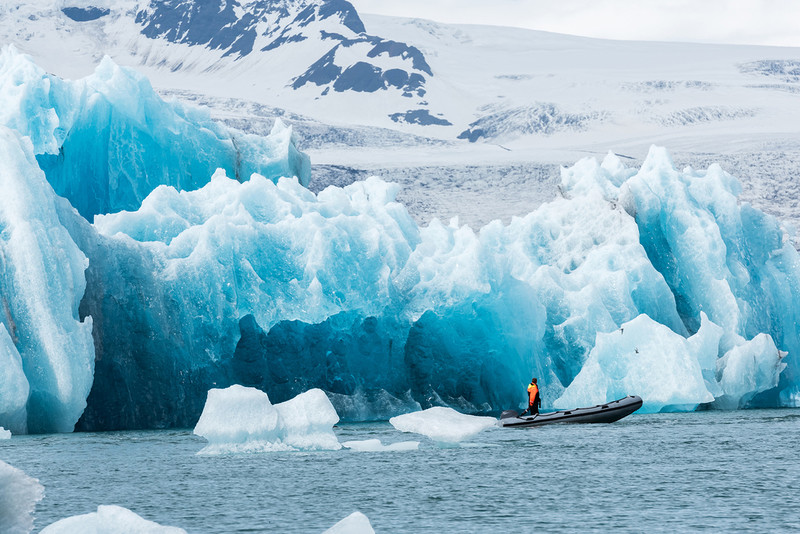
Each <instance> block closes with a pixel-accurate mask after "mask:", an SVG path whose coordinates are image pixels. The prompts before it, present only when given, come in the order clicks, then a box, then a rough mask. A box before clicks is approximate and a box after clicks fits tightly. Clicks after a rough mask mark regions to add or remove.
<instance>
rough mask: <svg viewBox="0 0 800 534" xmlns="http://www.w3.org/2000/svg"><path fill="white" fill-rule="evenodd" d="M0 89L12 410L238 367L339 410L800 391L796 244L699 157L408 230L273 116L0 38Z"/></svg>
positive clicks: (11, 421)
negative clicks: (317, 171)
mask: <svg viewBox="0 0 800 534" xmlns="http://www.w3.org/2000/svg"><path fill="white" fill-rule="evenodd" d="M0 94H2V97H3V99H4V102H5V103H6V104H7V105H4V106H3V107H2V112H0V155H2V158H0V160H1V161H2V162H3V164H2V166H0V186H2V190H3V192H4V194H3V195H2V197H1V198H0V251H1V252H2V256H0V257H2V262H3V270H2V278H0V300H1V301H2V302H1V304H2V310H0V323H2V325H0V362H2V363H3V365H4V368H7V369H9V372H8V376H9V377H10V378H9V380H8V381H7V382H4V383H3V384H2V386H0V425H2V426H4V427H6V428H10V429H11V431H12V432H15V433H24V432H26V431H31V432H46V431H68V430H71V429H72V428H73V426H75V424H76V421H77V428H79V429H84V430H101V429H122V428H129V429H135V428H163V427H168V426H193V425H194V424H195V423H196V421H197V418H198V417H199V415H200V413H201V412H202V409H203V405H204V402H205V399H206V394H207V392H208V390H209V389H211V388H213V387H216V388H224V387H226V386H229V385H232V384H242V385H244V386H249V387H255V388H258V389H260V390H262V391H266V392H268V393H269V397H270V398H271V399H273V400H275V401H278V402H280V401H285V400H287V399H290V398H292V397H294V396H296V395H298V394H300V393H302V392H304V391H306V390H309V389H313V388H320V389H322V390H324V391H325V392H326V393H327V394H328V395H329V398H330V399H331V400H332V402H333V403H334V406H335V407H336V409H337V411H338V412H339V413H340V414H341V415H342V417H343V418H344V419H350V420H353V419H362V420H363V419H385V418H388V417H391V416H394V415H398V414H402V413H406V412H409V411H413V410H419V409H425V408H430V407H432V406H442V405H449V406H452V407H454V408H457V409H459V410H460V411H462V412H472V413H476V412H492V411H495V412H496V411H499V410H501V409H505V408H510V407H520V406H521V405H522V404H523V403H524V396H525V395H524V386H525V384H526V383H527V381H528V380H529V378H530V376H531V374H532V373H533V375H534V376H538V377H539V378H540V383H542V384H543V387H542V391H543V404H544V406H545V407H548V406H553V405H559V406H564V407H567V406H569V407H572V403H575V404H580V405H582V404H594V403H597V402H600V401H601V400H602V401H610V400H613V399H614V398H617V397H620V396H624V394H638V395H640V396H642V398H643V399H644V401H645V405H646V407H647V409H649V410H652V411H656V410H661V409H691V408H692V407H694V406H697V405H698V404H706V403H710V404H711V405H712V406H716V407H721V408H740V407H749V406H791V405H797V404H798V402H800V389H799V387H798V381H799V380H800V377H798V359H797V355H798V351H800V331H798V328H800V316H799V315H800V308H799V307H798V305H797V302H800V262H799V261H798V254H797V252H796V251H795V250H794V249H793V247H792V246H791V244H790V240H789V239H786V238H785V237H784V233H783V231H782V229H781V228H780V226H779V224H778V222H777V221H776V220H775V219H774V218H772V217H770V216H767V215H765V214H764V213H762V212H760V211H759V210H757V209H755V208H753V207H751V206H749V205H747V204H740V203H739V202H738V200H737V195H738V193H739V185H738V182H737V181H736V180H735V179H734V178H733V177H732V176H730V175H729V174H727V173H726V172H724V171H723V170H722V169H721V168H719V167H718V166H716V165H712V166H711V167H709V169H708V170H705V171H696V170H693V169H691V168H688V169H684V170H682V171H681V170H678V169H676V168H675V167H674V165H673V163H672V161H671V159H670V157H669V155H668V154H667V152H666V151H665V150H664V149H660V148H653V149H652V150H651V151H650V153H649V155H648V157H647V159H646V160H645V162H644V164H643V165H642V167H641V168H640V169H628V168H626V167H624V165H623V164H622V163H621V161H620V160H619V159H618V158H616V157H614V156H613V155H609V156H608V157H607V158H606V159H605V160H604V161H603V162H602V163H599V162H597V161H595V160H594V159H586V160H582V161H580V162H578V163H577V164H576V165H575V166H573V167H572V168H570V169H566V170H565V171H564V172H563V176H562V191H563V193H564V195H563V198H559V199H557V200H554V201H552V202H550V203H548V204H545V205H543V206H541V207H540V208H538V209H537V210H536V211H534V212H532V213H530V214H528V215H527V216H525V217H521V218H515V219H513V220H512V221H511V223H510V224H508V225H504V224H502V223H500V222H494V223H491V224H489V225H487V226H485V227H484V228H481V229H480V230H479V231H477V232H476V231H474V230H473V229H471V228H469V227H466V226H459V225H458V224H457V223H456V222H451V223H450V224H448V225H445V224H442V223H440V222H438V221H433V222H432V223H431V224H429V225H428V226H426V227H419V226H418V225H417V224H416V223H415V222H414V221H413V219H412V218H411V217H410V216H409V214H408V212H407V211H406V209H405V208H404V207H403V206H402V205H400V204H398V203H397V202H395V200H394V199H395V194H396V192H397V187H396V186H395V185H393V184H387V183H385V182H383V181H381V180H379V179H377V178H371V179H368V180H366V181H363V182H357V183H354V184H352V185H350V186H347V187H345V188H335V187H330V188H328V189H326V190H324V191H322V192H321V193H320V194H318V195H314V194H312V193H311V192H310V191H308V190H307V189H306V188H305V187H304V186H303V184H304V183H306V181H307V179H308V159H307V158H306V157H305V156H304V155H302V154H301V153H299V152H298V151H297V150H296V148H295V147H294V144H293V141H292V136H291V132H290V131H289V130H288V129H286V128H284V127H282V126H281V125H276V128H275V130H274V131H273V134H272V135H271V136H270V137H268V138H263V139H262V138H255V137H252V136H243V135H241V134H238V133H236V132H233V131H231V130H228V129H226V128H224V127H222V126H219V125H216V124H214V123H213V122H212V121H210V120H208V117H207V115H204V114H203V113H201V112H199V111H196V110H193V109H190V108H184V107H182V106H180V105H178V104H175V103H164V102H162V101H161V100H160V99H158V97H157V96H156V95H155V94H154V93H153V91H152V89H151V88H150V86H149V84H148V83H147V81H146V80H145V79H143V78H142V77H140V76H138V75H137V74H135V73H133V72H132V71H130V70H128V69H123V68H119V67H116V66H115V65H113V63H111V62H110V61H104V62H103V63H102V64H101V65H100V66H99V67H98V69H97V72H96V73H95V74H94V75H92V76H90V77H88V78H86V79H84V80H81V81H77V82H67V81H64V80H60V79H58V78H55V77H53V76H50V75H47V74H46V73H44V72H43V71H42V70H41V69H39V68H38V67H36V66H35V65H33V64H32V63H31V62H30V61H29V60H28V59H27V58H25V57H24V56H21V55H19V54H17V53H16V52H15V51H14V50H13V49H6V50H4V52H3V53H2V56H1V57H0ZM217 167H219V168H220V169H221V170H215V169H217ZM254 171H256V172H257V174H252V173H253V172H254ZM284 175H285V176H287V177H284V178H281V176H284ZM293 177H294V178H293ZM80 191H89V192H90V194H89V195H81V194H78V192H80ZM6 192H8V194H6ZM119 210H127V211H119ZM90 220H91V222H90ZM87 265H88V268H87ZM87 394H88V396H87ZM79 418H80V419H79Z"/></svg>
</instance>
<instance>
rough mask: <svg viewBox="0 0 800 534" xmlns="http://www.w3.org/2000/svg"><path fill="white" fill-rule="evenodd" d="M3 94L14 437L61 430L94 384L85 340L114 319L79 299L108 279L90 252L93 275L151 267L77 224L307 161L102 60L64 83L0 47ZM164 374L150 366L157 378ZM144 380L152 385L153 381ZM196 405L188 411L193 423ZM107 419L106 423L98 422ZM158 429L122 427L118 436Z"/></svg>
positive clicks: (7, 390) (278, 136)
mask: <svg viewBox="0 0 800 534" xmlns="http://www.w3.org/2000/svg"><path fill="white" fill-rule="evenodd" d="M0 99H2V102H3V106H0V107H2V110H0V156H2V162H3V164H2V166H1V167H0V189H1V190H2V191H3V195H2V196H0V266H2V270H1V271H0V274H1V276H0V304H2V306H1V308H2V309H1V310H0V364H2V365H3V369H4V372H6V371H7V374H6V376H4V380H3V382H2V385H0V425H3V426H5V427H7V428H10V429H11V430H12V431H13V432H15V433H25V432H34V433H36V432H69V431H72V430H73V429H74V428H75V425H76V424H77V423H78V421H79V418H80V417H81V415H82V413H83V412H84V409H85V407H86V405H87V396H88V395H89V393H90V389H91V388H92V386H93V385H94V384H95V383H96V381H95V380H94V371H95V368H94V366H95V359H96V358H98V359H101V358H102V357H103V354H102V349H99V351H96V346H95V343H94V339H93V337H92V334H93V333H94V334H95V335H99V334H98V332H99V330H100V329H102V328H104V327H105V325H109V324H115V321H116V320H117V319H119V317H107V316H106V315H105V314H104V313H103V311H104V310H89V309H87V306H86V305H85V299H86V296H87V293H89V294H91V292H92V291H88V292H87V288H88V287H89V285H92V286H94V287H93V288H92V290H94V289H97V291H98V292H100V293H102V292H103V289H102V288H101V287H97V286H96V285H95V284H102V283H104V282H105V280H99V279H98V278H92V279H91V280H89V281H87V278H86V276H87V266H88V265H89V263H90V260H89V257H88V256H92V257H93V262H94V263H95V265H93V266H91V267H90V269H92V268H96V269H95V270H91V274H92V275H94V273H96V272H103V271H106V270H107V269H108V267H107V266H106V269H103V264H102V262H100V261H99V260H98V255H99V256H102V258H103V259H104V260H106V261H107V262H110V263H111V264H112V265H117V266H118V267H119V268H120V269H124V270H125V271H126V272H128V273H129V274H130V273H131V271H136V269H137V267H140V268H148V267H150V266H148V265H147V263H146V261H147V258H143V259H141V258H138V257H135V255H136V251H134V250H130V253H131V255H132V257H128V258H126V257H124V256H123V255H121V254H120V255H116V254H114V252H113V250H111V249H113V247H108V248H107V247H105V246H104V244H105V243H101V242H99V240H100V238H99V236H98V234H97V231H96V230H95V229H94V227H93V226H92V225H91V224H89V222H88V220H91V219H92V217H93V216H94V215H96V214H100V213H105V212H107V211H116V210H120V209H124V208H131V209H137V208H139V207H140V206H141V203H142V200H143V199H144V198H145V197H146V196H147V195H148V194H149V193H150V192H151V191H152V190H153V189H155V188H156V187H158V186H159V185H163V184H170V185H171V186H173V187H176V188H178V189H181V190H184V189H193V188H195V189H196V188H199V187H201V186H203V185H205V184H206V183H207V182H208V181H209V180H210V178H211V176H212V175H213V173H214V171H215V170H216V169H217V168H218V167H222V168H224V169H227V170H228V172H230V173H231V175H232V176H236V177H237V178H238V179H241V180H247V179H248V178H249V175H250V174H251V173H253V172H260V173H262V174H263V175H266V176H269V177H271V178H272V179H275V180H277V178H278V177H279V176H283V175H288V176H296V177H298V179H299V180H300V181H301V182H303V183H307V182H308V178H309V160H308V157H307V156H305V155H304V154H302V153H300V152H299V151H298V150H297V149H296V147H295V140H294V137H293V135H292V132H291V129H290V128H287V127H285V126H283V125H282V124H281V123H280V122H279V121H278V122H276V124H275V126H274V128H273V132H272V134H271V135H270V136H267V137H257V136H249V135H244V134H241V133H239V132H235V131H234V130H229V129H227V128H225V127H224V126H221V125H219V124H217V123H215V122H213V121H211V120H210V118H209V116H208V114H207V113H206V112H204V111H202V110H199V109H195V108H190V107H186V106H183V105H181V104H179V103H177V102H171V103H167V102H164V101H162V100H161V99H160V98H159V97H158V96H157V95H156V93H155V92H154V91H153V89H152V87H151V86H150V84H149V82H148V81H147V80H146V79H145V78H144V77H142V76H141V75H139V74H137V73H135V72H134V71H132V70H130V69H126V68H122V67H118V66H116V65H114V64H113V62H111V61H110V60H109V59H105V60H103V62H102V63H101V64H100V65H99V66H98V68H97V71H96V72H95V73H94V74H93V75H91V76H89V77H87V78H85V79H83V80H79V81H75V82H70V81H66V80H62V79H60V78H58V77H56V76H53V75H50V74H47V73H45V72H44V71H43V70H42V69H41V68H39V67H38V66H36V65H35V64H34V63H33V62H32V61H31V60H30V58H28V57H27V56H24V55H22V54H19V53H18V52H17V51H16V49H15V48H14V47H13V46H8V47H5V48H3V50H2V52H0ZM76 210H77V211H76ZM119 262H122V263H123V264H124V265H123V264H120V263H119ZM126 262H127V263H126ZM139 274H142V273H141V272H139ZM129 289H130V288H129ZM132 292H133V293H138V290H136V289H133V290H132ZM167 298H168V297H167ZM130 304H132V303H131V302H130V300H126V301H124V302H121V303H120V305H121V306H127V305H130ZM136 304H140V303H136ZM93 312H96V313H97V319H98V320H99V321H101V324H99V325H96V324H95V323H94V321H93V319H94V317H93V316H92V313H93ZM128 312H130V313H133V314H136V313H137V311H136V310H130V309H128ZM148 319H149V320H152V317H148ZM131 332H132V333H135V335H140V334H141V333H142V330H138V331H137V330H131ZM100 341H103V339H102V337H100ZM123 348H124V347H123ZM172 366H173V364H172V363H169V362H166V363H164V365H163V366H154V367H152V369H153V370H154V371H163V372H164V373H165V375H164V378H163V380H164V381H168V380H169V379H168V378H166V375H167V374H169V372H170V371H169V369H170V368H173V367H172ZM194 367H197V366H194ZM6 377H7V380H6ZM143 380H144V381H147V382H149V383H151V384H154V385H155V387H158V386H160V385H162V384H158V380H157V379H156V378H155V377H154V376H148V377H145V378H144V379H143ZM111 387H113V386H111ZM174 389H175V388H174V387H173V388H164V389H163V390H164V391H169V392H171V393H174V392H175V391H174ZM205 390H207V388H204V391H205ZM190 397H191V398H192V399H198V398H199V393H196V392H195V391H192V395H190ZM198 404H200V406H202V404H201V401H195V402H194V403H190V404H189V408H188V409H189V410H191V414H192V415H191V417H192V418H194V419H196V417H197V415H198V414H199V409H200V408H199V406H198ZM109 408H110V409H111V413H113V412H114V408H116V407H109ZM156 409H157V408H156ZM179 413H180V411H179ZM116 423H118V421H110V420H108V419H107V418H105V419H104V424H105V425H106V428H107V427H109V426H113V425H114V424H116ZM128 423H130V424H128ZM164 424H165V423H162V424H161V426H163V425H164ZM155 426H158V425H157V424H155V423H154V424H147V423H143V422H142V421H139V422H129V421H126V426H124V428H141V427H148V428H152V427H155Z"/></svg>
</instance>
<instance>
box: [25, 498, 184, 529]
mask: <svg viewBox="0 0 800 534" xmlns="http://www.w3.org/2000/svg"><path fill="white" fill-rule="evenodd" d="M76 532H83V533H86V534H89V533H91V534H120V533H125V534H186V531H185V530H183V529H182V528H178V527H165V526H162V525H159V524H158V523H154V522H153V521H148V520H146V519H143V518H141V517H139V516H138V515H137V514H135V513H134V512H132V511H130V510H128V509H127V508H123V507H122V506H115V505H110V506H98V507H97V511H96V512H91V513H88V514H83V515H76V516H72V517H67V518H65V519H61V520H60V521H56V522H55V523H53V524H52V525H49V526H47V527H45V528H43V529H42V532H41V534H74V533H76Z"/></svg>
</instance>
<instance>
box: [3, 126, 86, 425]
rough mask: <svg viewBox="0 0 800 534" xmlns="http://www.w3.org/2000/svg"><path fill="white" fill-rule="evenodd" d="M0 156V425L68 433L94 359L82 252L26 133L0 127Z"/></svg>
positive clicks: (83, 397) (82, 405) (81, 405)
mask: <svg viewBox="0 0 800 534" xmlns="http://www.w3.org/2000/svg"><path fill="white" fill-rule="evenodd" d="M0 161H2V165H0V191H2V192H3V194H2V198H1V199H0V230H1V231H0V266H2V276H1V277H0V322H2V325H0V363H2V364H3V373H4V375H3V381H2V382H1V383H0V425H2V426H5V427H8V428H10V429H11V430H12V431H13V432H15V433H25V432H71V431H72V430H73V428H74V426H75V423H76V422H77V421H78V418H79V417H80V416H81V413H82V412H83V410H84V408H85V407H86V397H87V395H88V394H89V390H90V388H91V386H92V379H93V369H94V359H95V350H94V343H93V340H92V319H91V317H86V318H83V320H82V318H81V317H80V314H79V310H78V307H79V303H80V301H81V298H82V297H83V294H84V290H85V287H86V279H85V276H84V271H85V269H86V267H87V259H86V256H85V254H84V253H83V252H82V251H81V250H80V249H79V248H78V246H77V244H76V243H75V241H74V240H73V239H72V237H71V236H70V234H69V232H68V231H67V230H66V228H65V227H64V226H63V224H62V223H61V220H60V219H59V216H58V212H57V204H58V203H59V199H58V197H57V196H56V195H55V193H54V192H53V188H52V187H51V186H50V184H49V183H48V182H47V181H46V179H45V175H44V173H43V172H42V171H41V169H39V167H38V166H37V164H36V160H35V158H34V155H33V150H32V146H31V142H30V138H28V137H21V136H20V135H19V133H17V132H15V131H13V130H9V129H8V128H6V127H4V126H0Z"/></svg>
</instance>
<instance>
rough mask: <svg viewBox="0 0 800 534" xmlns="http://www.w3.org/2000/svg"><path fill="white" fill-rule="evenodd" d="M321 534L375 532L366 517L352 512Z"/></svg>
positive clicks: (371, 533) (370, 533) (368, 533)
mask: <svg viewBox="0 0 800 534" xmlns="http://www.w3.org/2000/svg"><path fill="white" fill-rule="evenodd" d="M322 534H375V531H374V530H373V529H372V524H371V523H370V522H369V518H368V517H367V516H365V515H364V514H362V513H361V512H353V513H352V514H350V515H348V516H347V517H345V518H344V519H342V520H341V521H339V522H338V523H336V524H335V525H333V526H332V527H331V528H329V529H328V530H326V531H325V532H323V533H322Z"/></svg>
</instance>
